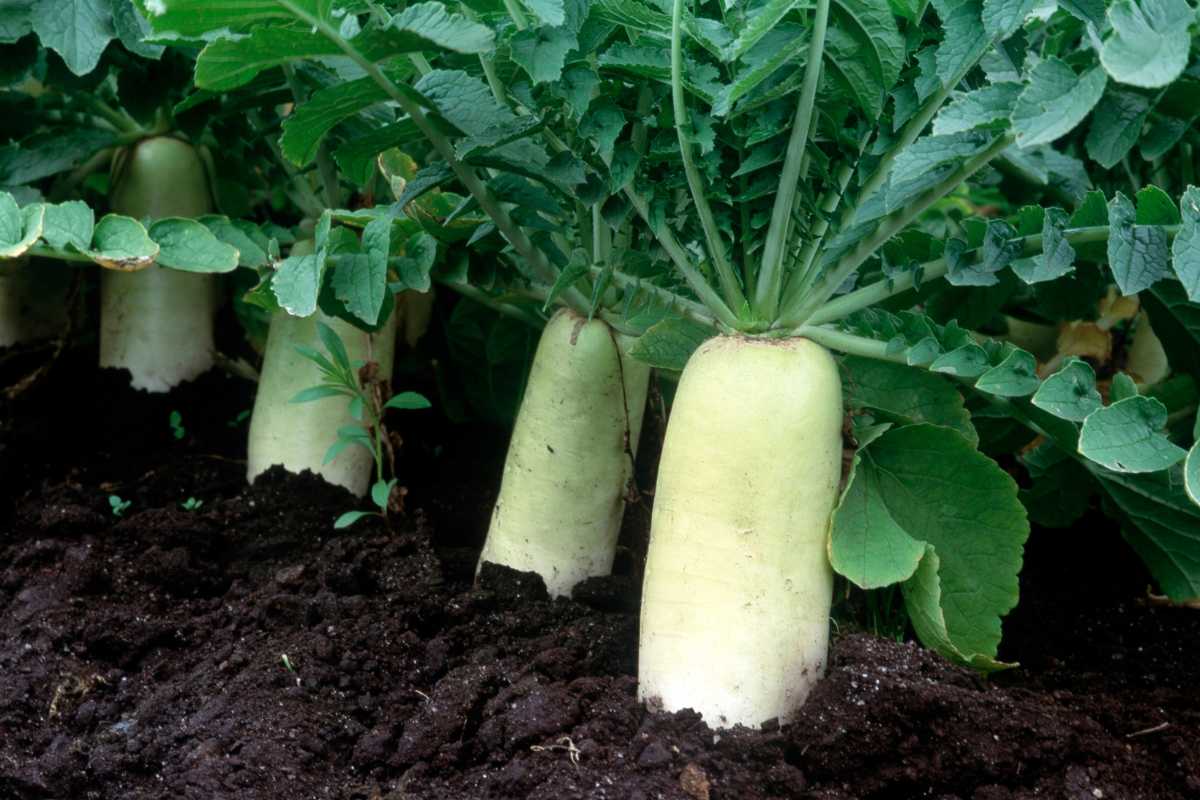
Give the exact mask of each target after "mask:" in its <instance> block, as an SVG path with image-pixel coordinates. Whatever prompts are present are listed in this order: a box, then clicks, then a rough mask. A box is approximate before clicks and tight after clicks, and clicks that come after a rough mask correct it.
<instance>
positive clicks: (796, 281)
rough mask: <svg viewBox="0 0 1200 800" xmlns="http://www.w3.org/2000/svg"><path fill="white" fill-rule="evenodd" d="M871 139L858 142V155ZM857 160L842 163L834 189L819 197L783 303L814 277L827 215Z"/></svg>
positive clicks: (800, 292) (866, 137)
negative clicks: (813, 217) (814, 218)
mask: <svg viewBox="0 0 1200 800" xmlns="http://www.w3.org/2000/svg"><path fill="white" fill-rule="evenodd" d="M869 139H870V134H866V135H864V136H863V137H862V139H861V141H860V142H859V155H860V156H861V155H862V151H863V150H864V149H865V148H866V146H867V142H868V140H869ZM857 164H858V159H855V161H854V162H853V163H846V164H843V165H842V167H841V168H840V169H839V170H838V174H837V177H836V191H833V189H832V187H831V190H830V191H828V192H826V193H825V196H824V197H822V198H821V201H820V202H821V204H820V209H821V213H820V214H818V215H817V220H816V222H814V223H813V227H812V231H811V233H810V234H809V238H808V241H807V242H806V243H805V244H804V247H803V249H801V251H800V253H799V255H798V256H797V257H796V263H797V264H798V265H799V269H798V270H797V271H796V272H795V273H793V275H792V277H791V279H790V280H789V282H788V284H787V286H786V287H785V289H784V295H783V301H782V303H783V306H784V307H790V306H791V305H792V303H794V302H795V301H796V298H797V297H802V296H803V295H804V294H805V293H806V292H807V291H808V290H809V289H810V288H811V287H812V283H813V281H814V280H816V277H817V275H816V270H815V269H814V268H813V264H814V262H815V261H816V257H817V252H818V251H819V250H820V248H821V244H822V243H823V242H824V241H825V234H826V233H827V232H828V231H829V218H830V215H832V214H833V212H834V211H836V210H837V207H838V205H839V204H840V203H841V202H842V198H843V197H845V196H846V187H847V186H848V185H849V184H850V178H852V177H853V176H854V169H855V167H856V166H857Z"/></svg>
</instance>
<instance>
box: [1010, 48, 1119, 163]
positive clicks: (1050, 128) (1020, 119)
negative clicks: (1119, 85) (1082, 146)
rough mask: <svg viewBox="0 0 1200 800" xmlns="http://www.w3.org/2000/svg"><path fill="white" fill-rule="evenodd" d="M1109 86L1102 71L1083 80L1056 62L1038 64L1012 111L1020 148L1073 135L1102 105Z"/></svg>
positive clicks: (1054, 60) (1050, 60) (1049, 60)
mask: <svg viewBox="0 0 1200 800" xmlns="http://www.w3.org/2000/svg"><path fill="white" fill-rule="evenodd" d="M1106 82H1107V79H1106V78H1105V75H1104V70H1102V69H1100V68H1099V67H1096V68H1093V69H1091V70H1088V71H1087V72H1085V73H1084V74H1083V75H1082V76H1080V75H1076V74H1075V70H1073V69H1071V67H1070V66H1069V65H1068V64H1067V63H1066V62H1065V61H1061V60H1059V59H1057V58H1047V59H1046V60H1044V61H1041V62H1039V63H1038V65H1037V66H1036V67H1034V68H1033V72H1031V73H1030V75H1029V83H1028V85H1027V86H1026V87H1025V89H1024V91H1022V92H1021V96H1020V97H1018V98H1017V102H1016V105H1015V106H1014V107H1013V113H1012V124H1013V130H1014V131H1015V132H1016V134H1017V144H1018V145H1019V146H1021V147H1032V146H1034V145H1037V144H1049V143H1050V142H1053V141H1054V140H1055V139H1058V138H1059V137H1061V136H1065V135H1066V134H1068V133H1070V132H1071V130H1072V129H1073V128H1074V127H1075V126H1076V125H1078V124H1079V123H1081V122H1083V120H1084V118H1085V117H1087V115H1088V112H1090V111H1091V110H1092V108H1093V107H1094V106H1095V105H1096V103H1098V102H1099V101H1100V97H1101V96H1102V95H1103V94H1104V85H1105V83H1106Z"/></svg>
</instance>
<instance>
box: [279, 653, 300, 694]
mask: <svg viewBox="0 0 1200 800" xmlns="http://www.w3.org/2000/svg"><path fill="white" fill-rule="evenodd" d="M279 660H280V661H282V662H283V668H284V669H286V670H287V671H288V673H290V674H291V676H292V677H293V678H295V679H296V685H297V686H299V685H300V675H299V673H297V672H296V667H295V666H294V665H293V664H292V660H291V659H290V658H288V654H287V653H282V654H280V656H279Z"/></svg>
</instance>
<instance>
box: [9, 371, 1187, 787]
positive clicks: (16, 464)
mask: <svg viewBox="0 0 1200 800" xmlns="http://www.w3.org/2000/svg"><path fill="white" fill-rule="evenodd" d="M68 366H69V365H68ZM78 366H79V367H80V368H79V369H77V370H70V369H58V370H56V371H55V377H54V378H53V379H52V380H51V381H49V382H47V383H44V384H42V385H39V386H38V387H36V388H35V389H34V390H33V391H31V392H29V393H27V394H26V395H24V396H22V397H21V398H19V399H18V400H17V401H15V402H11V403H5V404H3V405H0V419H3V422H2V423H0V480H2V481H3V483H0V485H2V486H4V487H5V490H4V491H3V492H0V497H2V498H3V499H2V500H0V798H5V799H7V798H17V799H18V800H35V799H41V798H73V799H74V798H95V799H96V800H110V799H111V800H141V799H143V798H196V800H218V799H219V798H231V799H232V798H237V800H251V799H254V798H286V799H287V800H301V799H302V798H335V799H337V800H401V798H404V799H405V800H435V799H437V800H443V799H445V800H475V799H476V798H497V799H500V798H504V799H505V800H508V799H509V798H511V799H513V800H516V799H517V798H544V799H545V800H569V799H570V798H591V799H595V800H599V799H600V798H611V799H612V800H657V799H658V798H671V799H674V798H678V799H679V800H703V798H711V799H712V800H717V799H719V798H730V799H731V800H733V799H736V800H759V799H760V798H812V799H813V800H817V799H818V798H819V799H820V800H850V799H851V798H855V799H863V798H879V799H882V798H918V797H929V798H940V799H941V800H950V799H951V798H959V799H960V800H1011V799H1015V798H1032V797H1045V798H1080V800H1095V798H1121V799H1125V800H1135V799H1137V798H1145V799H1146V800H1184V799H1185V798H1195V797H1200V750H1197V748H1196V742H1197V741H1198V740H1200V692H1197V690H1196V687H1195V683H1196V675H1197V673H1196V664H1197V663H1198V662H1200V612H1196V611H1188V610H1178V609H1172V608H1163V607H1157V606H1153V605H1149V604H1147V603H1145V602H1144V601H1143V598H1144V597H1145V593H1146V584H1147V580H1146V578H1145V576H1144V574H1143V573H1142V572H1141V571H1140V568H1139V567H1138V566H1137V562H1136V559H1135V558H1134V557H1133V555H1132V553H1131V552H1130V551H1129V550H1128V548H1127V547H1126V546H1125V545H1124V544H1123V543H1122V542H1121V540H1120V538H1119V536H1118V533H1117V531H1116V529H1115V527H1114V526H1113V525H1112V524H1111V523H1108V522H1105V521H1104V520H1102V519H1100V518H1096V519H1092V520H1090V521H1089V522H1088V523H1087V524H1085V525H1080V526H1078V527H1077V528H1076V529H1075V530H1073V531H1050V530H1043V531H1035V532H1034V535H1033V537H1032V539H1031V541H1030V544H1029V547H1028V549H1027V562H1028V566H1027V569H1026V571H1025V574H1024V576H1023V581H1022V597H1021V604H1020V606H1019V607H1018V609H1017V610H1016V611H1015V612H1014V613H1013V615H1012V616H1011V617H1010V618H1009V619H1008V620H1007V621H1006V622H1005V630H1006V633H1007V638H1006V642H1005V646H1004V651H1003V652H1002V656H1003V657H1005V658H1008V659H1011V660H1017V661H1020V662H1022V666H1021V668H1019V669H1015V670H1013V671H1011V672H1008V673H1005V674H1002V675H999V676H997V677H994V678H992V679H991V680H989V681H984V680H981V679H979V678H977V677H976V676H975V675H974V674H973V673H970V672H968V671H966V670H963V669H959V668H957V667H953V666H950V665H949V664H947V663H946V662H945V661H943V660H942V659H940V658H939V657H937V656H936V655H933V654H932V653H929V652H927V651H925V650H922V649H920V648H919V647H917V646H915V645H914V644H911V643H899V642H896V641H891V640H888V639H883V638H878V637H874V636H871V635H868V634H864V633H851V632H850V631H849V628H848V626H845V627H843V630H842V632H841V634H840V635H839V636H838V637H837V638H836V639H835V641H834V644H833V649H832V655H831V664H830V668H829V674H828V677H827V678H826V680H825V681H824V682H822V683H821V684H820V687H819V688H818V689H817V690H816V692H815V694H814V695H813V696H812V698H811V699H810V700H809V702H808V704H807V705H806V706H805V707H804V709H803V711H802V713H801V714H800V716H799V718H798V719H797V720H796V721H795V722H794V723H793V724H791V725H787V726H784V727H782V728H780V727H778V726H767V728H766V729H765V730H759V731H750V730H744V729H739V730H735V731H726V732H721V733H719V734H718V733H714V732H713V731H711V730H709V729H708V728H707V727H706V726H705V725H704V723H703V722H702V721H701V720H700V719H699V718H698V717H697V715H695V714H693V713H690V712H686V711H685V712H680V713H676V714H665V713H654V712H650V711H647V710H646V709H645V708H643V707H642V706H641V705H640V704H639V703H638V702H637V699H636V683H635V673H636V643H637V624H638V619H637V592H638V587H639V583H640V573H639V564H640V560H641V558H642V555H643V553H644V547H645V542H644V539H645V531H646V527H647V521H648V513H649V512H648V504H649V502H650V498H649V497H647V498H645V500H644V501H643V503H642V504H641V505H639V506H636V507H634V508H633V509H631V512H630V514H629V515H628V516H629V519H628V524H627V526H626V527H627V530H626V532H625V538H624V540H623V541H624V545H623V550H622V553H621V557H620V558H619V559H618V564H617V572H616V574H615V575H614V576H613V577H611V578H606V579H595V580H592V581H589V582H587V583H586V584H585V585H583V586H581V587H580V589H579V590H578V591H577V593H576V599H575V600H573V601H566V600H562V601H557V602H549V601H547V599H546V596H545V592H544V588H543V587H542V586H541V585H540V581H539V580H537V579H536V578H533V577H532V576H529V575H523V574H519V573H513V572H510V571H506V570H503V569H500V568H495V569H487V570H485V572H484V574H483V575H482V579H481V582H480V584H479V585H478V586H475V585H473V582H472V578H473V566H474V564H473V562H474V555H475V553H476V552H478V548H479V546H480V543H481V539H482V536H483V533H484V531H485V529H486V524H487V516H488V509H489V506H490V503H491V500H492V497H493V496H494V492H495V490H496V481H497V478H498V475H499V471H500V466H501V461H502V458H503V447H504V434H503V433H502V432H496V431H494V430H487V429H481V428H479V427H469V426H468V427H452V426H446V425H443V424H441V423H440V422H438V419H437V416H436V412H422V414H414V415H409V416H407V417H405V418H404V420H403V421H402V422H401V428H402V430H401V434H402V436H403V438H404V440H405V443H404V449H403V451H402V454H401V465H402V477H403V479H404V483H405V484H406V485H407V486H408V488H409V494H408V496H407V498H406V500H407V508H408V513H407V515H406V517H405V518H403V519H400V520H397V521H396V523H395V526H394V529H392V530H389V529H388V528H387V527H386V526H385V525H383V524H382V523H380V522H377V521H367V522H364V523H360V524H358V525H356V526H354V527H353V528H351V529H349V530H345V531H334V530H333V528H332V520H333V519H334V518H335V517H336V516H337V515H338V514H339V513H341V512H342V511H345V510H347V509H348V508H350V507H352V506H353V500H352V498H351V497H350V496H349V495H348V494H346V493H345V492H344V491H342V490H340V489H335V488H333V487H330V486H327V485H325V484H323V483H322V482H320V481H319V480H317V479H315V478H313V477H312V476H301V477H292V476H287V475H284V474H282V473H281V472H279V471H278V470H276V471H272V472H271V473H268V475H266V476H265V477H264V478H262V479H260V480H259V481H258V483H256V484H255V485H254V486H252V487H248V486H245V485H244V484H243V474H244V464H243V463H240V459H242V458H244V450H245V445H244V439H245V423H244V421H243V420H239V414H240V412H242V411H245V410H247V409H249V407H250V401H251V391H252V389H251V387H250V385H249V384H246V383H244V382H242V381H239V380H238V379H235V378H230V377H226V376H224V375H221V374H212V375H208V376H205V377H204V378H202V379H201V380H200V381H198V382H197V383H196V384H194V385H191V386H187V387H184V388H183V389H182V390H180V391H178V392H176V393H174V394H172V395H170V396H169V397H162V396H158V397H150V396H147V395H144V394H136V393H133V392H130V391H128V390H126V389H124V388H123V386H122V376H121V375H119V374H115V373H109V372H95V371H89V370H87V369H84V368H82V365H78ZM64 373H65V374H66V375H70V380H69V382H68V380H67V378H66V377H65V376H64ZM405 388H409V387H405ZM172 411H178V412H179V415H180V420H179V422H180V425H179V426H177V427H181V428H182V433H181V434H178V436H177V433H176V430H175V429H173V428H172V426H171V425H170V422H169V418H170V415H171V412H172ZM659 424H661V423H659ZM651 430H653V427H652V428H651ZM660 430H661V428H660ZM653 439H654V436H653V435H650V436H648V438H647V444H648V445H651V446H647V447H646V448H644V449H645V451H646V453H647V455H648V456H649V457H648V458H646V459H645V460H646V461H647V462H652V461H653V458H652V456H653V451H654V450H655V448H654V447H653V446H652V442H653ZM652 470H653V464H652V463H647V464H644V465H642V467H641V480H642V485H643V486H652V485H653V484H652ZM110 496H117V497H120V498H121V499H122V500H125V501H128V502H129V503H130V505H129V507H128V508H127V510H125V511H124V512H123V513H122V514H121V516H119V517H118V516H116V515H115V514H114V512H113V508H112V505H111V501H110V499H109V498H110ZM188 498H194V499H195V500H197V501H200V502H201V503H202V505H200V506H199V508H196V509H194V510H185V509H184V508H183V507H182V504H183V502H184V501H186V500H187V499H188Z"/></svg>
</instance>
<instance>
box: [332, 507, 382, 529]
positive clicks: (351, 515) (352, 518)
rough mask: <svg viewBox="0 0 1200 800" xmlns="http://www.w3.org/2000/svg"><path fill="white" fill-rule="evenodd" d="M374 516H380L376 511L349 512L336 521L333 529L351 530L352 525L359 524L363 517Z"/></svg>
mask: <svg viewBox="0 0 1200 800" xmlns="http://www.w3.org/2000/svg"><path fill="white" fill-rule="evenodd" d="M374 516H378V515H377V514H376V513H375V512H374V511H347V512H346V513H345V514H342V515H341V516H340V517H338V518H337V519H336V520H334V522H333V527H334V528H335V529H336V530H341V529H342V528H349V527H350V526H351V525H353V524H354V523H356V522H358V521H359V520H360V519H362V518H363V517H374Z"/></svg>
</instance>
